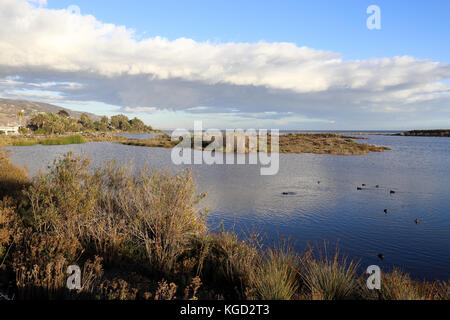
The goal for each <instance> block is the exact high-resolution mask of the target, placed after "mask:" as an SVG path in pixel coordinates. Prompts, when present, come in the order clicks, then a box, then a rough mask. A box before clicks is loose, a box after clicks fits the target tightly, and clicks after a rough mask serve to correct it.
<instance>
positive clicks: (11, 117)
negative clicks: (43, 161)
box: [0, 98, 100, 126]
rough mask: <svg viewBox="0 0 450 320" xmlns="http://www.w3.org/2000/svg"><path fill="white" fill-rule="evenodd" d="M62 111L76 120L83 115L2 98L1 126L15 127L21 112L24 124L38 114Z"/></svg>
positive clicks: (58, 108) (42, 104)
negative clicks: (18, 114)
mask: <svg viewBox="0 0 450 320" xmlns="http://www.w3.org/2000/svg"><path fill="white" fill-rule="evenodd" d="M60 110H65V111H67V112H68V113H69V114H70V115H71V116H72V117H74V118H79V117H80V115H81V114H82V113H83V112H78V111H73V110H69V109H66V108H62V107H58V106H55V105H52V104H48V103H42V102H34V101H27V100H12V99H3V98H0V126H2V125H4V126H6V125H15V124H16V123H18V120H17V113H18V112H20V111H23V113H24V119H23V120H22V123H26V122H27V121H28V120H30V119H31V118H32V117H33V116H34V115H36V114H39V113H42V112H45V113H50V112H53V113H57V112H58V111H60ZM88 115H89V117H90V118H91V119H92V120H99V119H100V117H99V116H97V115H94V114H91V113H88Z"/></svg>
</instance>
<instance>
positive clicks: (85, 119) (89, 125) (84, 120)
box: [80, 113, 94, 129]
mask: <svg viewBox="0 0 450 320" xmlns="http://www.w3.org/2000/svg"><path fill="white" fill-rule="evenodd" d="M80 123H81V125H82V126H83V127H84V128H85V129H93V128H94V123H93V122H92V120H91V119H89V116H88V114H87V113H83V114H82V115H81V116H80Z"/></svg>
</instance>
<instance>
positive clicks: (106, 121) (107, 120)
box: [100, 116, 109, 126]
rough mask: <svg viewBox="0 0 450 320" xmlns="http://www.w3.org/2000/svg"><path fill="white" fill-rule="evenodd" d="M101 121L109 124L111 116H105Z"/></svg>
mask: <svg viewBox="0 0 450 320" xmlns="http://www.w3.org/2000/svg"><path fill="white" fill-rule="evenodd" d="M100 122H101V123H103V124H104V125H106V126H107V125H108V124H109V118H108V117H107V116H103V117H102V119H101V120H100Z"/></svg>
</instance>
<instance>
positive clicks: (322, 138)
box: [120, 133, 391, 155]
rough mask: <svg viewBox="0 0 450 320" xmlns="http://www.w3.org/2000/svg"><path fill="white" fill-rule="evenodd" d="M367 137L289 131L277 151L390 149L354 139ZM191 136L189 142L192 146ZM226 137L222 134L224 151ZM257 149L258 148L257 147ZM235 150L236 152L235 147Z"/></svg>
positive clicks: (165, 142)
mask: <svg viewBox="0 0 450 320" xmlns="http://www.w3.org/2000/svg"><path fill="white" fill-rule="evenodd" d="M361 139H367V138H361V137H352V136H346V135H343V134H338V133H289V134H285V135H280V137H279V152H280V153H296V154H301V153H313V154H334V155H361V154H366V153H369V152H383V151H385V150H391V149H390V148H389V147H382V146H381V147H380V146H376V145H372V144H366V143H357V142H356V141H355V140H361ZM181 140H182V137H180V139H179V140H175V141H172V140H171V137H170V136H169V135H167V134H163V135H158V136H156V137H154V138H150V139H144V140H139V139H127V140H123V141H121V142H120V143H122V144H126V145H132V146H140V147H162V148H173V147H174V146H176V145H177V144H178V143H180V142H181ZM193 140H194V139H193V138H192V137H191V141H192V142H191V143H192V147H193ZM267 140H268V143H267V144H268V152H271V150H270V145H271V136H270V135H269V137H268V139H267ZM212 142H213V140H211V141H203V149H205V148H206V147H207V146H208V145H209V144H210V143H212ZM225 144H226V137H225V136H224V147H223V152H225ZM258 150H259V149H258ZM234 151H235V152H237V150H236V147H235V150H234ZM245 152H246V153H248V152H249V150H248V140H247V141H246V145H245Z"/></svg>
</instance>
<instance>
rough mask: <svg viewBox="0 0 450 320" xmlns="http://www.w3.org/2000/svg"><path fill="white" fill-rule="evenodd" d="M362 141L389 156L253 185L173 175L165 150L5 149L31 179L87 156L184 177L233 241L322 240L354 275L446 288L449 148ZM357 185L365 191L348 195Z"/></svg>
mask: <svg viewBox="0 0 450 320" xmlns="http://www.w3.org/2000/svg"><path fill="white" fill-rule="evenodd" d="M369 138H370V140H369V141H363V142H362V143H375V144H378V145H384V146H389V147H391V148H392V151H386V152H383V153H370V154H367V155H362V156H335V155H312V154H301V155H297V154H281V155H280V171H279V173H278V174H277V175H276V176H261V175H260V168H259V166H256V165H214V166H207V165H198V166H195V165H193V166H182V167H177V166H175V165H173V164H172V162H171V157H170V154H171V150H168V149H157V148H145V147H133V146H124V145H120V144H114V143H88V144H84V145H69V146H67V145H66V146H40V145H38V146H32V147H10V148H7V149H9V150H11V159H12V161H13V162H14V163H16V164H19V165H23V166H27V167H28V169H29V171H30V174H32V175H34V174H36V173H37V172H38V170H40V169H42V170H45V169H46V167H47V166H48V165H50V164H51V163H52V162H53V160H54V159H55V158H57V157H58V156H61V155H63V154H65V153H67V152H68V151H74V152H76V153H79V154H87V155H89V157H90V158H91V159H92V161H93V164H94V165H101V164H102V163H104V162H105V161H107V160H111V159H116V160H118V162H119V163H129V162H130V161H131V162H133V163H134V165H135V166H143V165H145V164H148V165H149V166H150V167H152V168H161V169H169V170H172V171H176V170H180V169H183V168H192V169H193V173H194V176H195V178H196V182H197V185H198V189H199V192H208V196H207V198H206V199H205V200H204V201H203V203H202V204H203V206H204V207H207V208H208V209H209V210H210V215H209V218H208V223H209V225H210V226H211V228H212V229H216V228H220V227H221V223H223V225H224V226H225V227H226V228H234V229H235V230H236V231H238V232H249V231H258V232H260V233H262V234H263V236H264V239H265V242H266V243H267V244H270V243H272V242H273V241H274V240H276V239H280V237H282V236H284V237H286V238H290V239H291V240H292V241H294V243H295V247H296V249H297V250H299V251H300V250H303V249H305V248H307V246H308V244H310V245H315V244H321V245H322V244H323V243H324V240H328V241H329V242H330V243H329V247H333V248H334V245H335V244H336V243H337V244H338V246H339V248H340V249H341V251H342V252H344V253H345V254H347V255H348V256H349V258H355V259H357V260H360V264H361V268H366V267H367V266H369V265H372V264H377V265H379V266H380V267H381V268H382V270H390V269H391V268H392V266H393V265H395V266H397V267H400V268H401V269H402V270H404V271H407V272H410V273H411V274H412V275H413V276H414V277H418V278H426V279H429V280H432V279H450V139H449V138H431V137H395V136H370V137H369ZM318 181H320V184H319V183H318ZM362 184H366V185H367V187H365V188H364V189H363V190H361V191H358V190H357V187H358V186H361V185H362ZM376 185H379V188H376V187H375V186H376ZM390 190H395V191H396V193H395V194H390ZM283 192H288V193H290V195H282V193H283ZM291 193H292V194H291ZM384 209H388V214H385V213H384ZM415 219H420V221H421V222H420V223H419V224H416V223H415V222H414V220H415ZM379 253H382V254H383V255H384V260H383V261H381V260H380V259H379V258H378V257H377V255H378V254H379Z"/></svg>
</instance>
